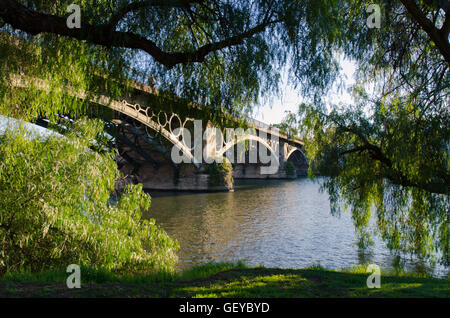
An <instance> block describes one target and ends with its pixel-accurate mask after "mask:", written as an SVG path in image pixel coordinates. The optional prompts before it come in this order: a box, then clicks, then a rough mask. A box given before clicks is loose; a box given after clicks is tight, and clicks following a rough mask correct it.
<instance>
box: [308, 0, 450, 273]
mask: <svg viewBox="0 0 450 318" xmlns="http://www.w3.org/2000/svg"><path fill="white" fill-rule="evenodd" d="M400 2H401V3H394V2H380V4H382V8H383V23H382V25H381V28H380V29H374V30H371V31H369V32H370V33H371V34H370V36H367V35H364V34H358V33H356V31H352V28H354V27H352V28H349V29H347V32H348V35H349V36H350V37H351V38H352V42H353V46H354V47H356V50H353V49H352V50H348V51H347V52H346V53H347V55H348V56H350V57H353V58H355V60H356V62H357V64H358V74H357V76H358V81H357V84H356V85H355V87H353V94H354V98H355V104H354V105H336V106H334V107H330V108H329V109H328V110H326V109H324V108H323V107H315V106H311V105H307V104H303V105H301V107H300V113H301V115H302V116H303V117H302V118H303V121H302V127H304V128H305V136H307V140H306V142H305V143H306V145H307V153H308V156H309V157H310V159H311V162H310V163H311V167H312V169H316V170H317V171H319V173H320V174H323V175H327V176H330V178H329V179H327V181H326V182H325V184H324V188H325V189H327V191H328V192H329V194H330V196H331V198H332V203H333V208H334V211H339V208H340V205H341V204H344V205H346V206H348V207H350V209H351V211H352V214H353V218H354V221H355V225H356V226H357V227H358V228H359V229H360V235H361V239H364V238H367V226H368V224H369V221H370V218H371V213H372V212H373V211H376V220H377V225H378V229H379V232H380V233H381V235H382V237H383V238H384V239H386V240H387V242H388V246H390V247H391V248H393V249H396V250H400V251H403V252H411V253H415V254H417V255H419V256H423V257H425V258H430V257H431V256H432V255H436V254H435V252H437V255H440V260H441V261H442V262H443V263H444V264H448V263H449V239H448V228H449V211H450V199H449V194H450V171H449V163H450V107H449V93H450V90H449V86H450V85H449V84H450V78H449V59H448V49H449V43H448V35H449V23H450V11H449V9H450V8H449V3H448V1H423V2H420V4H417V3H416V2H415V1H400ZM436 4H438V5H436ZM348 22H349V23H352V22H353V23H354V22H355V21H352V20H349V21H348ZM355 52H358V54H355ZM438 258H439V257H438Z"/></svg>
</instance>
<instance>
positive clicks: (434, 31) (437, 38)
mask: <svg viewBox="0 0 450 318" xmlns="http://www.w3.org/2000/svg"><path fill="white" fill-rule="evenodd" d="M400 1H401V2H402V3H403V5H404V6H405V7H406V9H407V10H408V12H409V13H410V14H411V16H412V17H413V19H414V21H416V22H417V23H418V24H419V25H420V27H421V28H422V29H423V30H424V31H425V32H426V33H427V34H428V36H429V37H430V39H431V40H432V41H433V42H434V43H435V44H436V47H437V48H438V50H439V52H440V53H441V54H442V56H443V57H444V59H445V60H446V61H447V63H448V64H450V44H449V43H448V33H447V34H445V33H446V29H447V28H448V26H447V24H448V23H449V22H447V19H448V16H447V18H446V21H445V23H444V25H445V28H444V29H441V30H439V29H438V28H436V27H435V26H434V24H433V23H432V22H431V21H430V20H429V19H428V18H427V17H426V16H425V14H424V13H423V12H422V11H421V10H420V8H419V7H418V6H417V4H416V3H415V1H414V0H400ZM447 15H448V14H447Z"/></svg>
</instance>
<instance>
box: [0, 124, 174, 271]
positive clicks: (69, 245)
mask: <svg viewBox="0 0 450 318" xmlns="http://www.w3.org/2000/svg"><path fill="white" fill-rule="evenodd" d="M100 126H101V125H98V122H97V123H96V124H94V125H93V124H89V123H88V122H87V121H84V122H82V123H81V124H79V125H78V126H77V129H78V131H79V132H80V131H81V132H82V133H84V135H83V137H82V138H79V137H76V136H75V135H78V136H79V135H80V134H71V135H69V136H68V137H66V138H61V137H48V138H46V139H43V140H38V139H31V140H30V139H26V138H24V137H23V132H19V131H15V132H7V133H6V134H5V135H3V136H0V245H1V254H0V273H4V272H6V271H9V272H13V271H18V270H31V271H38V270H44V269H45V270H47V269H57V268H62V267H63V268H65V267H66V266H67V265H69V264H79V265H85V266H94V267H103V268H105V269H109V270H113V271H117V272H120V271H127V272H130V271H131V272H152V271H157V270H159V271H172V270H173V267H174V264H175V262H176V250H177V248H178V243H177V242H176V241H174V240H172V239H171V238H170V237H169V236H168V235H167V234H166V233H165V232H164V231H163V230H162V229H160V228H159V227H158V226H156V225H155V221H154V220H143V219H141V213H142V211H144V210H146V209H148V208H149V207H150V196H149V195H147V194H145V193H144V192H143V191H142V185H128V186H127V187H126V188H125V189H124V191H123V193H122V194H121V196H120V198H119V199H117V200H113V199H112V198H111V195H110V194H111V192H112V190H113V189H114V182H115V180H116V178H117V177H118V176H119V172H118V170H117V168H116V164H115V162H114V159H113V155H112V153H111V152H107V151H106V152H103V153H98V152H95V151H92V150H89V144H90V143H92V140H93V139H95V137H96V135H97V134H98V132H99V129H100V128H102V127H100Z"/></svg>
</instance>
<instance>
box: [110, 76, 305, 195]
mask: <svg viewBox="0 0 450 318" xmlns="http://www.w3.org/2000/svg"><path fill="white" fill-rule="evenodd" d="M154 93H155V90H154V89H153V88H151V87H149V86H147V85H145V84H142V83H136V91H135V94H133V96H132V97H129V98H126V99H124V100H122V101H120V102H119V101H113V102H111V103H109V105H107V106H108V107H109V108H111V109H113V110H114V111H115V113H116V114H117V116H116V118H114V119H113V120H112V123H113V124H114V125H115V127H116V128H117V132H116V140H117V142H118V143H117V144H118V148H119V156H118V163H119V167H120V169H121V170H122V171H123V172H124V173H125V175H128V176H131V177H132V178H134V179H135V181H137V182H140V183H143V185H144V188H147V189H162V190H201V191H207V190H232V189H233V179H266V178H267V179H291V178H297V177H299V176H305V175H306V173H307V169H308V160H307V158H306V156H305V153H304V151H303V146H304V144H303V142H302V141H301V140H298V139H293V138H289V137H288V136H286V135H283V134H281V133H280V132H279V130H278V129H277V128H275V127H272V126H270V125H267V124H265V123H262V122H260V121H257V120H255V119H251V118H247V119H245V120H244V127H240V126H235V127H222V128H215V127H214V126H213V124H212V123H211V122H210V121H205V120H203V121H201V120H196V119H195V118H193V117H190V116H181V115H179V114H177V113H176V112H172V111H166V110H163V109H158V108H153V107H152V105H151V104H149V103H148V101H146V100H148V95H149V94H154ZM236 122H238V120H237V119H236ZM240 125H241V126H242V123H241V124H240ZM174 155H175V156H174ZM215 161H218V162H215ZM221 162H222V163H221ZM227 162H228V165H227V164H225V165H224V164H223V163H227ZM227 166H228V170H227V169H224V167H227ZM230 168H231V169H230ZM231 176H232V178H231Z"/></svg>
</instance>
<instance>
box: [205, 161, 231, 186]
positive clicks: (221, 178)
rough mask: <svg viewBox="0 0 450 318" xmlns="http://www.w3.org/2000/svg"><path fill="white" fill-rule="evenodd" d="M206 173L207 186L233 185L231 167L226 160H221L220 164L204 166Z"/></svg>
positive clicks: (214, 163)
mask: <svg viewBox="0 0 450 318" xmlns="http://www.w3.org/2000/svg"><path fill="white" fill-rule="evenodd" d="M206 173H207V174H208V175H209V178H208V184H209V186H211V187H215V186H220V185H223V184H233V166H232V165H231V163H230V162H229V161H228V159H227V158H222V162H219V163H218V162H216V160H214V162H213V163H211V164H207V165H206Z"/></svg>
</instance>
